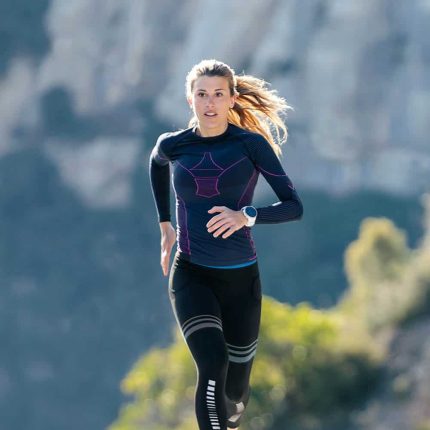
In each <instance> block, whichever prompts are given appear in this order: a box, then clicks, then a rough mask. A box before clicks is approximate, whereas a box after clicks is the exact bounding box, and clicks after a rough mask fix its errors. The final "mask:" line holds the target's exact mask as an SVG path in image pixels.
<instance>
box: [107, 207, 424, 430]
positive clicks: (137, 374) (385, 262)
mask: <svg viewBox="0 0 430 430" xmlns="http://www.w3.org/2000/svg"><path fill="white" fill-rule="evenodd" d="M429 208H430V205H429V206H428V208H427V210H429ZM426 216H429V213H427V215H426ZM426 243H427V242H426V241H425V240H424V241H423V242H422V246H421V247H420V248H418V249H416V250H411V249H409V248H408V246H407V244H406V237H405V234H404V233H403V232H402V231H401V230H399V229H398V228H396V226H395V225H394V223H393V222H392V221H390V220H388V219H386V218H381V219H376V218H367V219H365V220H364V221H363V222H362V224H361V227H360V233H359V237H358V239H357V240H355V241H354V242H353V243H351V244H350V246H349V247H348V248H347V250H346V252H345V268H346V274H347V278H348V280H349V281H350V288H349V290H348V291H347V293H346V294H345V297H344V298H343V300H342V302H341V303H340V304H339V306H337V307H336V308H333V309H331V310H328V311H322V310H316V309H313V308H312V307H311V306H310V305H308V304H306V303H302V304H299V305H298V306H297V307H292V306H290V305H288V304H284V303H280V302H278V301H276V300H274V299H272V298H270V297H266V296H264V299H263V309H262V319H261V327H260V337H259V347H258V350H257V355H256V357H255V359H254V360H255V361H254V365H253V370H252V373H251V387H252V395H251V398H250V402H249V404H248V408H247V413H246V414H245V415H244V417H243V424H242V425H241V429H243V430H246V429H251V428H256V426H257V427H258V428H262V429H263V428H270V425H271V424H272V423H273V422H274V421H276V422H284V423H285V422H286V421H287V420H290V422H291V421H294V420H296V422H299V421H300V420H301V419H303V418H306V419H307V420H311V421H312V420H315V421H314V423H315V422H318V417H324V416H325V415H326V414H330V415H333V413H334V414H336V413H339V416H340V415H341V414H342V413H344V412H345V411H346V410H348V408H351V407H354V406H357V405H358V404H359V403H360V402H361V401H362V400H364V399H365V398H366V397H367V396H368V395H369V393H370V392H371V390H372V389H373V388H375V386H376V384H377V382H378V379H379V376H380V375H381V372H380V370H381V366H382V364H383V360H384V359H385V354H386V347H387V345H388V340H389V336H387V337H386V338H384V337H381V336H379V338H378V337H375V333H376V334H377V333H381V331H378V329H383V328H385V327H393V326H394V325H395V324H399V323H403V322H405V321H408V320H409V319H411V318H415V317H416V316H417V315H420V314H422V313H424V312H428V310H429V309H430V267H429V264H428V262H429V261H430V258H429V257H430V251H429V248H428V246H426ZM382 333H383V331H382ZM195 381H196V370H195V366H193V364H192V359H191V355H190V353H189V352H188V350H187V348H186V345H185V342H184V341H183V339H182V338H181V335H180V332H179V330H178V328H176V331H175V342H174V343H173V344H172V345H171V347H169V348H166V349H164V350H160V349H153V350H151V352H150V353H149V354H148V355H147V356H146V357H143V358H142V359H141V360H140V361H139V362H138V363H136V366H135V367H134V368H133V369H132V370H131V372H130V373H129V375H128V376H127V377H126V378H125V379H124V381H123V383H122V390H123V392H124V393H126V394H129V395H133V396H134V402H132V403H130V404H128V405H126V406H125V407H124V408H123V409H122V410H121V414H120V417H119V418H118V420H117V422H115V423H114V424H113V425H112V426H111V427H110V429H109V430H136V429H138V428H145V429H146V428H148V429H155V430H164V429H167V428H174V429H176V430H191V429H194V428H196V422H195V418H194V387H195ZM395 382H396V390H397V392H398V393H399V395H400V394H401V393H403V392H405V390H406V389H407V386H406V385H405V383H404V381H402V380H401V379H399V380H397V381H395ZM267 411H270V412H267ZM251 417H252V418H251ZM426 425H427V423H423V424H422V425H421V427H419V428H420V429H421V428H423V429H424V428H426V427H425V426H426Z"/></svg>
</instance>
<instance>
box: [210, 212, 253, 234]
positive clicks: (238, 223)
mask: <svg viewBox="0 0 430 430" xmlns="http://www.w3.org/2000/svg"><path fill="white" fill-rule="evenodd" d="M215 212H220V213H219V214H218V215H215V216H214V217H212V218H211V219H210V220H209V222H208V223H207V224H206V227H207V229H208V232H209V233H212V232H213V231H215V230H216V231H215V233H214V234H213V236H214V237H218V236H219V235H220V234H222V233H224V232H225V233H224V234H223V235H222V238H223V239H227V237H229V236H231V235H232V234H233V233H234V232H235V231H237V230H239V229H241V228H242V227H243V226H244V225H246V223H247V222H248V220H247V219H246V216H245V215H244V214H243V213H242V211H240V210H239V211H234V210H232V209H229V208H227V207H225V206H214V207H213V208H212V209H209V210H208V213H215Z"/></svg>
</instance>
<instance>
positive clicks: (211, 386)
mask: <svg viewBox="0 0 430 430" xmlns="http://www.w3.org/2000/svg"><path fill="white" fill-rule="evenodd" d="M215 384H216V382H215V381H214V380H213V379H209V381H208V386H207V390H206V399H208V400H206V402H207V408H208V413H209V421H210V423H211V425H212V428H213V429H214V430H220V429H221V426H220V424H219V420H218V415H217V412H216V407H215V406H214V405H212V404H211V403H210V400H215Z"/></svg>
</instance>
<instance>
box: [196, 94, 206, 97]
mask: <svg viewBox="0 0 430 430" xmlns="http://www.w3.org/2000/svg"><path fill="white" fill-rule="evenodd" d="M197 95H198V96H199V97H201V96H204V95H205V93H197Z"/></svg>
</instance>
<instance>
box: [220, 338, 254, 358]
mask: <svg viewBox="0 0 430 430" xmlns="http://www.w3.org/2000/svg"><path fill="white" fill-rule="evenodd" d="M257 343H258V339H256V340H255V341H254V342H252V343H251V344H249V345H247V346H235V345H232V344H230V343H227V349H228V359H229V361H232V362H233V363H246V362H247V361H249V360H251V358H252V357H254V355H255V353H256V351H257Z"/></svg>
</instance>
